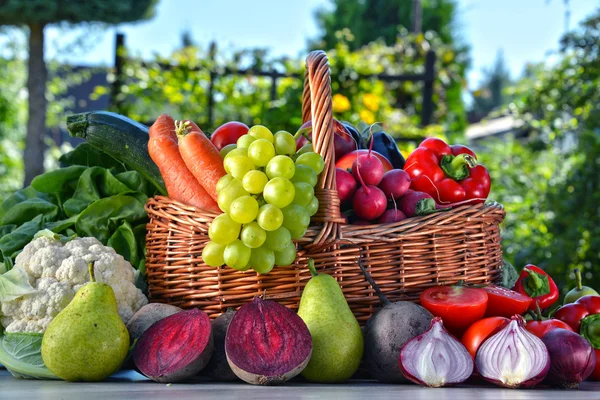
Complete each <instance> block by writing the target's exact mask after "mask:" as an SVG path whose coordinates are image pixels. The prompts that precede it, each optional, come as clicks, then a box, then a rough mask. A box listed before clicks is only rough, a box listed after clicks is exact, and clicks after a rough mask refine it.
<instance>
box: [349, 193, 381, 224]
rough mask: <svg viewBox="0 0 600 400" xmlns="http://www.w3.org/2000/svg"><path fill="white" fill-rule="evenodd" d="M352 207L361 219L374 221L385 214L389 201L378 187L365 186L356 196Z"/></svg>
mask: <svg viewBox="0 0 600 400" xmlns="http://www.w3.org/2000/svg"><path fill="white" fill-rule="evenodd" d="M352 206H353V208H354V212H356V215H358V217H359V218H361V219H365V220H367V221H372V220H374V219H377V218H379V217H380V216H381V214H383V213H384V212H385V209H386V207H387V200H386V198H385V194H383V192H382V191H381V189H379V188H378V187H377V186H372V185H369V186H363V187H360V188H358V190H357V191H356V193H355V194H354V201H353V203H352Z"/></svg>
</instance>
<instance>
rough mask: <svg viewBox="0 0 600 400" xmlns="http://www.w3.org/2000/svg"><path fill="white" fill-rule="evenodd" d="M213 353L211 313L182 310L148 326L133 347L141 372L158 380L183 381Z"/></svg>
mask: <svg viewBox="0 0 600 400" xmlns="http://www.w3.org/2000/svg"><path fill="white" fill-rule="evenodd" d="M212 352H213V337H212V330H211V325H210V319H209V318H208V315H206V313H204V312H203V311H200V310H198V309H193V310H188V311H181V312H179V313H177V314H173V315H171V316H169V317H166V318H163V319H161V320H160V321H158V322H156V323H155V324H153V325H152V326H151V327H150V328H148V329H147V330H146V331H145V332H144V333H143V334H142V336H141V337H140V339H139V340H138V342H137V344H136V346H135V349H134V350H133V361H134V363H135V365H136V367H137V368H138V369H139V370H140V372H141V373H142V374H144V375H146V376H147V377H148V378H150V379H152V380H153V381H155V382H164V383H168V382H180V381H183V380H186V379H189V378H192V377H193V376H195V375H197V374H198V373H199V372H200V371H201V370H202V369H203V368H204V367H205V366H206V364H207V363H208V360H209V359H210V356H211V355H212Z"/></svg>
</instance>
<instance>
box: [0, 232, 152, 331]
mask: <svg viewBox="0 0 600 400" xmlns="http://www.w3.org/2000/svg"><path fill="white" fill-rule="evenodd" d="M92 261H94V262H95V264H94V275H95V278H96V281H97V282H101V283H106V284H108V285H110V286H111V287H112V289H113V292H114V293H115V298H116V299H117V307H118V311H119V316H120V317H121V319H122V320H123V322H125V323H127V322H128V321H129V320H130V319H131V317H132V316H133V314H134V313H135V312H136V311H137V310H139V309H140V308H141V307H142V306H144V305H145V304H147V303H148V299H147V298H146V296H144V294H143V293H142V291H141V290H139V289H138V288H137V287H136V286H135V284H134V273H135V270H134V269H133V267H132V266H131V264H130V263H129V262H128V261H126V260H125V259H124V258H123V257H122V256H121V255H119V254H117V252H116V251H115V250H114V249H113V248H111V247H107V246H104V245H102V243H100V241H98V240H97V239H96V238H93V237H86V238H75V239H73V240H71V241H69V242H67V243H65V244H63V243H62V242H61V241H60V240H59V239H57V238H51V237H47V236H42V237H39V238H37V239H34V240H33V241H32V242H31V243H29V244H28V245H27V246H25V248H24V249H23V251H22V252H21V253H20V254H19V255H18V256H17V258H16V260H15V266H14V268H20V269H22V270H24V271H25V272H26V273H27V275H28V280H29V283H30V285H31V286H32V287H33V288H34V289H35V290H36V292H35V293H32V294H28V295H25V296H21V297H19V298H17V299H14V300H10V301H3V302H1V304H0V306H1V307H0V310H1V315H2V318H1V322H2V325H3V326H4V327H5V328H6V331H7V332H37V333H43V332H44V331H45V330H46V328H47V327H48V324H49V323H50V322H51V321H52V319H53V318H54V317H55V316H56V315H57V314H58V313H59V312H60V311H62V310H63V309H64V308H65V307H66V306H67V305H68V304H69V303H70V302H71V300H72V299H73V297H74V296H75V294H76V293H77V291H78V290H79V289H80V288H81V287H82V286H84V285H85V284H87V283H88V282H89V279H90V277H89V271H88V264H89V263H90V262H92Z"/></svg>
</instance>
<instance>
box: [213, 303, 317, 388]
mask: <svg viewBox="0 0 600 400" xmlns="http://www.w3.org/2000/svg"><path fill="white" fill-rule="evenodd" d="M225 353H226V355H227V361H228V362H229V366H230V367H231V369H232V370H233V372H234V373H235V374H236V375H237V376H238V377H239V378H240V379H241V380H243V381H245V382H248V383H251V384H253V385H277V384H279V383H283V382H285V381H287V380H290V379H292V378H293V377H294V376H296V375H298V374H299V373H300V372H302V370H303V369H304V368H305V367H306V365H307V364H308V361H309V360H310V356H311V354H312V337H311V335H310V331H309V330H308V327H307V326H306V324H305V323H304V321H302V319H301V318H300V317H299V316H298V314H296V313H295V312H293V311H291V310H290V309H288V308H286V307H284V306H282V305H281V304H279V303H276V302H274V301H270V300H265V301H263V300H261V299H260V298H258V297H256V298H255V299H254V300H253V301H252V302H250V303H247V304H245V305H243V306H242V307H240V309H239V310H238V311H237V312H236V314H235V316H234V317H233V319H232V321H231V323H230V324H229V328H228V329H227V335H226V336H225Z"/></svg>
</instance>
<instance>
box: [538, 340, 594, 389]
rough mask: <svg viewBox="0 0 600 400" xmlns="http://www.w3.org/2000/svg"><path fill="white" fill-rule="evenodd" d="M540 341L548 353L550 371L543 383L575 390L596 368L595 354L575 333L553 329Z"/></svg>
mask: <svg viewBox="0 0 600 400" xmlns="http://www.w3.org/2000/svg"><path fill="white" fill-rule="evenodd" d="M542 341H543V342H544V344H545V345H546V347H547V348H548V352H549V353H550V371H548V375H547V376H546V380H545V381H544V383H546V384H548V385H550V386H559V387H563V388H565V389H576V388H577V387H578V386H579V384H580V383H581V382H583V381H584V380H586V379H587V378H588V377H589V376H590V375H591V374H592V372H594V368H595V367H596V354H595V352H594V349H593V347H592V346H591V345H590V343H589V342H588V341H587V340H585V339H584V338H583V337H581V336H579V335H578V334H576V333H575V332H572V331H568V330H566V329H555V330H553V331H550V332H548V333H546V334H545V335H544V336H543V337H542Z"/></svg>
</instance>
